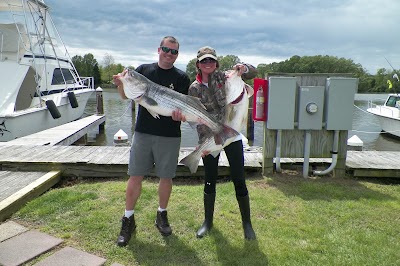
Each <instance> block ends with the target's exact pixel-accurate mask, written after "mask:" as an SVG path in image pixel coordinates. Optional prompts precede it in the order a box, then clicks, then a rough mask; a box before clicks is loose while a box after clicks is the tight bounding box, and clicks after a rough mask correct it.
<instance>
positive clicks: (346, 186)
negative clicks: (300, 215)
mask: <svg viewBox="0 0 400 266" xmlns="http://www.w3.org/2000/svg"><path fill="white" fill-rule="evenodd" d="M387 181H388V180H386V181H385V180H380V181H378V180H377V179H359V178H358V179H356V178H353V177H351V178H347V177H344V178H342V177H340V178H338V177H332V176H327V177H311V178H304V177H303V176H301V175H300V174H298V173H291V172H288V171H286V172H283V173H276V174H274V175H273V176H272V177H269V178H268V181H267V183H268V185H269V186H271V187H275V188H277V189H278V190H280V191H282V192H283V193H284V194H285V195H287V196H296V197H299V198H301V199H303V200H307V201H310V200H325V201H332V200H360V199H373V200H384V201H387V200H394V199H395V198H394V197H393V196H391V195H388V194H385V193H382V192H380V191H376V190H373V189H371V188H369V187H368V185H367V183H368V182H370V183H372V182H379V183H378V184H380V185H383V186H385V185H393V182H387Z"/></svg>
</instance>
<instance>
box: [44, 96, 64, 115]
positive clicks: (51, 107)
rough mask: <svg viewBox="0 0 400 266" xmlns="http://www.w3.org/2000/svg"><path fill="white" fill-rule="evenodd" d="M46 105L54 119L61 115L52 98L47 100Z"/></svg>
mask: <svg viewBox="0 0 400 266" xmlns="http://www.w3.org/2000/svg"><path fill="white" fill-rule="evenodd" d="M46 106H47V109H49V112H50V114H51V116H52V117H53V118H54V119H57V118H60V117H61V114H60V111H58V109H57V106H56V104H55V103H54V102H53V100H47V101H46Z"/></svg>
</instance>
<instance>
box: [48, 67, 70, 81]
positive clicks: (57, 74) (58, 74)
mask: <svg viewBox="0 0 400 266" xmlns="http://www.w3.org/2000/svg"><path fill="white" fill-rule="evenodd" d="M63 76H64V77H63ZM64 78H65V81H64ZM74 82H75V81H74V77H73V76H72V73H71V72H70V71H69V69H68V68H61V69H60V68H56V69H54V72H53V80H52V81H51V85H61V84H65V83H67V84H74Z"/></svg>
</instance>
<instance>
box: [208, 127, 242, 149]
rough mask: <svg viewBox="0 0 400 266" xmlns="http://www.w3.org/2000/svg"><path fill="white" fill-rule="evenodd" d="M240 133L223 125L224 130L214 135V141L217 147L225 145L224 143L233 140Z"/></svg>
mask: <svg viewBox="0 0 400 266" xmlns="http://www.w3.org/2000/svg"><path fill="white" fill-rule="evenodd" d="M239 134H240V133H239V132H237V131H236V130H234V129H233V128H231V127H229V126H226V125H223V128H222V130H221V131H220V132H219V133H216V134H214V141H215V144H217V145H222V146H223V145H224V143H225V142H226V141H227V140H228V139H231V138H235V137H236V136H238V135H239Z"/></svg>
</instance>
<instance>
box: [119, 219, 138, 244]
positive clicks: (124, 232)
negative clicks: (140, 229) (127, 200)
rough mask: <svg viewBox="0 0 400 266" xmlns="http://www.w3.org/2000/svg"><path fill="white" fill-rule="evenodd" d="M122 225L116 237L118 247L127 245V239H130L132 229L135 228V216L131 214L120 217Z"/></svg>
mask: <svg viewBox="0 0 400 266" xmlns="http://www.w3.org/2000/svg"><path fill="white" fill-rule="evenodd" d="M121 222H122V227H121V232H120V233H119V236H118V239H117V245H118V246H120V247H124V246H126V245H128V242H129V240H130V239H131V236H132V233H133V231H135V229H136V224H135V216H134V215H132V216H131V217H129V218H127V217H125V216H124V217H122V220H121Z"/></svg>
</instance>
